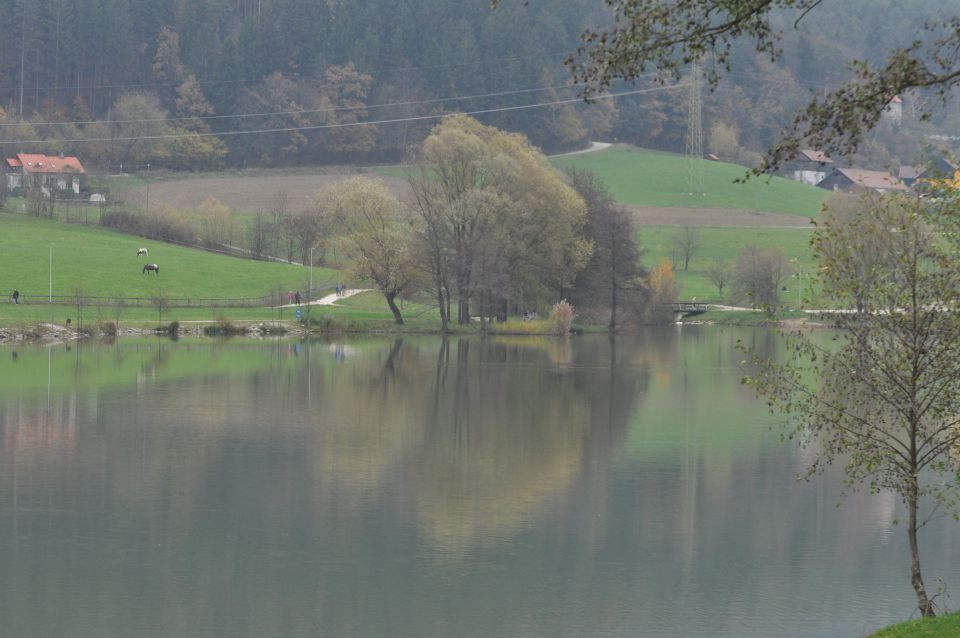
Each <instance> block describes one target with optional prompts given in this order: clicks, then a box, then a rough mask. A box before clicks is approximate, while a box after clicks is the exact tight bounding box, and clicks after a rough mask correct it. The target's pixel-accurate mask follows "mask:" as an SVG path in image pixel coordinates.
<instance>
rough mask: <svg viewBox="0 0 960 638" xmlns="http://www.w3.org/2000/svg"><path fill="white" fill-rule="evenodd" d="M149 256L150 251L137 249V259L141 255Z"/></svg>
mask: <svg viewBox="0 0 960 638" xmlns="http://www.w3.org/2000/svg"><path fill="white" fill-rule="evenodd" d="M148 254H149V251H147V249H146V248H138V249H137V257H139V256H140V255H148Z"/></svg>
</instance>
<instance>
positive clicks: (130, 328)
mask: <svg viewBox="0 0 960 638" xmlns="http://www.w3.org/2000/svg"><path fill="white" fill-rule="evenodd" d="M750 315H751V316H747V317H744V316H742V315H738V316H729V317H727V318H726V319H725V318H724V317H723V315H722V314H719V313H718V316H713V317H708V318H705V319H704V318H691V319H689V320H687V321H677V322H675V323H673V324H664V325H690V326H721V327H722V326H740V327H757V328H759V327H768V328H769V327H789V328H790V329H796V328H799V327H808V328H811V329H816V328H827V327H829V326H828V325H826V324H824V323H823V322H821V321H817V320H816V319H814V318H812V317H775V318H769V317H767V316H765V315H763V316H756V313H750ZM633 331H634V329H625V330H618V331H617V332H616V334H620V335H629V334H630V333H631V332H633ZM606 333H607V328H606V326H603V325H592V324H580V325H576V324H575V326H574V328H573V329H572V330H571V332H570V334H572V335H579V334H606ZM329 335H387V336H395V335H435V336H444V335H446V336H462V335H476V336H511V335H513V336H542V337H555V336H561V335H557V334H556V333H553V332H551V331H549V330H534V331H512V330H504V331H498V330H482V329H481V327H480V325H479V324H471V325H470V326H468V327H464V326H451V329H450V330H448V331H447V332H446V333H444V332H443V331H441V330H440V329H439V328H437V329H425V328H424V327H423V326H397V325H393V324H375V323H373V322H369V323H368V322H363V321H361V322H356V321H347V322H337V321H334V322H331V323H328V324H314V325H307V324H305V323H301V322H299V321H296V320H237V321H231V320H225V319H220V320H215V319H211V320H191V321H182V322H181V321H173V322H171V323H169V324H167V325H159V326H158V325H123V324H121V325H120V326H116V325H115V324H114V323H112V322H101V323H91V324H88V325H84V326H81V327H79V328H78V327H76V326H73V325H63V324H57V323H50V322H40V323H35V324H28V325H6V326H4V325H0V347H3V346H7V345H22V344H31V343H32V344H43V345H55V344H60V343H69V342H72V341H82V340H88V339H100V340H103V339H116V338H120V337H154V336H165V337H168V338H172V339H176V338H179V337H212V338H225V337H234V338H242V339H264V338H290V339H302V338H307V337H316V336H329Z"/></svg>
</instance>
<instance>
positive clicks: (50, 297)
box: [47, 242, 53, 303]
mask: <svg viewBox="0 0 960 638" xmlns="http://www.w3.org/2000/svg"><path fill="white" fill-rule="evenodd" d="M49 248H50V264H49V267H48V269H47V273H48V274H49V276H50V282H49V288H47V303H53V242H50V246H49Z"/></svg>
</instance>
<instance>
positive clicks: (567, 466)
mask: <svg viewBox="0 0 960 638" xmlns="http://www.w3.org/2000/svg"><path fill="white" fill-rule="evenodd" d="M454 374H456V375H457V376H458V377H468V378H458V379H455V380H454V382H455V383H456V384H457V385H458V386H465V387H467V388H469V389H468V390H466V392H465V393H461V392H460V391H458V392H452V393H449V394H448V395H445V398H444V400H443V401H442V403H441V404H440V405H439V406H438V407H439V409H438V410H437V413H436V414H435V415H434V421H433V423H432V429H433V431H434V433H433V436H431V438H430V440H429V443H428V444H427V445H426V446H425V448H424V450H423V456H422V457H421V459H420V460H419V461H418V462H417V470H418V486H417V492H416V493H417V510H418V513H419V516H420V521H421V525H422V528H423V530H424V532H425V534H426V535H427V536H428V537H429V538H430V539H431V540H432V542H433V543H434V544H435V545H437V546H438V547H439V548H441V549H442V550H444V552H445V553H446V554H448V555H454V556H457V555H460V554H462V553H463V552H465V551H467V550H469V549H470V548H471V547H472V546H473V545H475V544H477V543H484V544H485V543H496V542H499V541H501V540H504V539H506V538H509V537H510V536H511V535H513V534H515V533H517V532H518V531H520V530H522V529H524V528H525V527H526V526H527V525H528V524H530V523H532V521H533V518H534V515H535V513H536V512H537V511H538V510H539V509H541V508H543V507H544V506H545V505H547V504H550V503H552V502H554V501H555V500H556V499H557V498H558V497H559V496H561V495H562V493H563V492H564V490H565V489H566V488H567V487H568V486H569V485H570V484H571V483H572V482H573V480H574V478H575V477H576V475H577V474H578V473H579V471H580V467H581V464H582V459H583V455H584V445H585V440H586V438H587V437H586V435H587V432H588V429H589V427H590V418H589V411H590V407H589V405H588V402H587V400H586V399H585V397H584V396H583V395H578V394H577V393H575V392H572V391H570V390H571V389H567V391H564V388H563V387H562V386H563V385H564V384H565V383H566V382H569V380H568V379H566V378H564V376H563V375H562V374H560V373H554V372H546V371H541V372H540V373H539V374H530V373H529V371H518V372H516V373H513V374H511V373H509V372H508V373H506V374H502V375H497V376H490V375H484V374H483V373H482V369H481V370H479V371H478V370H477V369H471V368H468V369H463V368H458V369H457V370H456V371H455V373H454Z"/></svg>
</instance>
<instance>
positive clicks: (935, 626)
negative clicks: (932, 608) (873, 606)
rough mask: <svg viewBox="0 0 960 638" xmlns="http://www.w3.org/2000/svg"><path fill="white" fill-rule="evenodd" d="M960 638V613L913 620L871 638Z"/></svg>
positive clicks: (883, 630) (884, 630)
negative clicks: (959, 637)
mask: <svg viewBox="0 0 960 638" xmlns="http://www.w3.org/2000/svg"><path fill="white" fill-rule="evenodd" d="M957 636H960V613H954V614H950V615H949V616H941V617H939V618H929V619H920V620H912V621H910V622H905V623H901V624H899V625H893V626H892V627H887V628H886V629H881V630H880V631H878V632H877V633H875V634H873V636H872V637H871V638H956V637H957Z"/></svg>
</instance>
